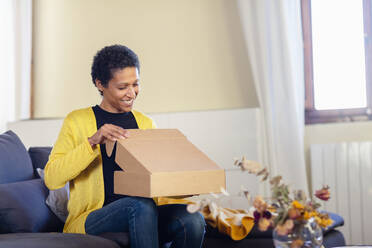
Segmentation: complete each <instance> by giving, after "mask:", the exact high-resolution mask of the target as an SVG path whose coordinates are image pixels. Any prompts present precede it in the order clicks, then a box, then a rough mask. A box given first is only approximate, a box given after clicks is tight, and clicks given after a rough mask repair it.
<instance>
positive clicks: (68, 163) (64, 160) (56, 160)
mask: <svg viewBox="0 0 372 248" xmlns="http://www.w3.org/2000/svg"><path fill="white" fill-rule="evenodd" d="M132 113H133V115H134V117H135V119H136V121H137V124H138V127H139V128H140V129H150V128H156V126H155V123H154V122H153V121H152V119H151V118H149V117H147V116H146V115H144V114H142V113H140V112H137V111H132ZM95 132H97V124H96V118H95V115H94V112H93V109H92V108H91V107H89V108H84V109H79V110H75V111H73V112H71V113H70V114H68V115H67V117H66V118H65V120H64V122H63V125H62V129H61V131H60V133H59V136H58V139H57V141H56V143H55V144H54V147H53V150H52V152H51V154H50V156H49V161H48V163H47V165H46V166H45V184H46V186H47V187H48V188H49V189H51V190H54V189H58V188H62V187H63V186H64V185H65V184H66V183H67V182H70V199H69V202H68V212H69V215H68V217H67V220H66V223H65V226H64V229H63V231H64V232H71V233H85V227H84V224H85V220H86V218H87V216H88V215H89V213H90V212H92V211H94V210H97V209H99V208H101V207H102V206H103V202H104V198H105V197H104V195H105V193H104V182H103V172H102V157H101V150H100V147H99V145H97V146H95V148H94V149H92V147H91V146H90V144H89V142H88V137H91V136H92V135H93V134H94V133H95Z"/></svg>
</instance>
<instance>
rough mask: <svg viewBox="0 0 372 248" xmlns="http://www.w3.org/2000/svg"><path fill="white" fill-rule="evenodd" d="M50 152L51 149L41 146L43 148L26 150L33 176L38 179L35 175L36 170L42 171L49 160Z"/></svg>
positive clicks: (36, 174)
mask: <svg viewBox="0 0 372 248" xmlns="http://www.w3.org/2000/svg"><path fill="white" fill-rule="evenodd" d="M51 151H52V147H50V146H43V147H30V148H29V149H28V154H29V155H30V157H31V161H32V166H33V168H34V174H35V177H36V178H40V176H39V174H38V173H37V168H39V169H44V167H45V165H46V164H47V162H48V160H49V154H50V152H51Z"/></svg>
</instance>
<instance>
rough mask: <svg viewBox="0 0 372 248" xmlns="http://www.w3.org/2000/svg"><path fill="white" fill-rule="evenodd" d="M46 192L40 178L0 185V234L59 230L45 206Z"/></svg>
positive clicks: (54, 218)
mask: <svg viewBox="0 0 372 248" xmlns="http://www.w3.org/2000/svg"><path fill="white" fill-rule="evenodd" d="M48 192H49V191H48V189H47V188H46V187H45V185H44V183H43V182H42V180H41V179H33V180H28V181H22V182H16V183H9V184H0V199H1V200H0V233H16V232H53V231H61V230H62V228H63V223H62V222H61V221H60V220H59V219H58V218H57V216H55V215H54V214H53V213H52V212H51V211H50V209H49V208H48V207H47V205H46V204H45V199H46V197H47V195H48Z"/></svg>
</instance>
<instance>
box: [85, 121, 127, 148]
mask: <svg viewBox="0 0 372 248" xmlns="http://www.w3.org/2000/svg"><path fill="white" fill-rule="evenodd" d="M128 137H129V132H128V130H125V129H124V128H121V127H119V126H115V125H112V124H105V125H103V126H102V127H101V128H100V129H98V131H97V132H96V133H95V134H94V135H93V136H92V137H89V138H88V141H89V144H90V145H91V146H92V147H93V146H95V145H98V144H105V143H106V141H107V140H110V141H116V140H118V139H125V138H128Z"/></svg>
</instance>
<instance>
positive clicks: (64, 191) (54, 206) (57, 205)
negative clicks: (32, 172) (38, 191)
mask: <svg viewBox="0 0 372 248" xmlns="http://www.w3.org/2000/svg"><path fill="white" fill-rule="evenodd" d="M36 170H37V174H38V175H39V176H40V177H41V179H42V180H44V170H43V169H40V168H36ZM69 196H70V184H69V182H67V183H66V184H65V186H64V187H63V188H60V189H56V190H50V191H49V195H48V197H47V199H46V201H45V203H46V204H47V205H48V206H49V208H50V210H52V212H53V213H54V214H55V215H57V217H58V218H59V219H60V220H61V221H62V222H63V223H65V222H66V220H67V216H68V209H67V204H68V199H69Z"/></svg>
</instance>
